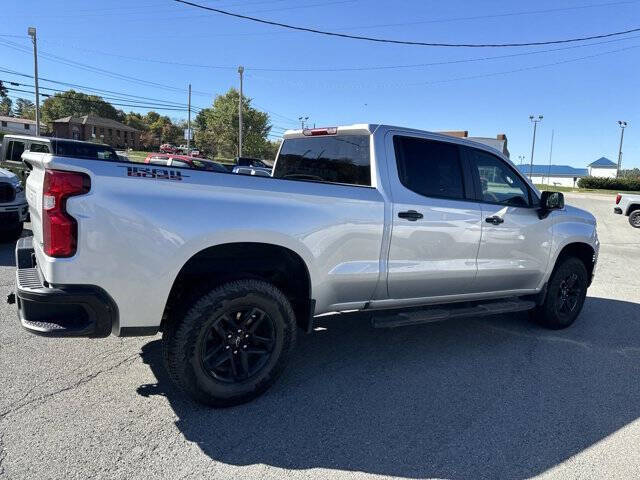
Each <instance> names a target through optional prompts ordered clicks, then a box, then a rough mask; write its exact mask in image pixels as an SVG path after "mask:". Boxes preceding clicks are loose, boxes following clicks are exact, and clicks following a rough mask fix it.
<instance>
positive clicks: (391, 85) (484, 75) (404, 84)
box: [248, 45, 640, 88]
mask: <svg viewBox="0 0 640 480" xmlns="http://www.w3.org/2000/svg"><path fill="white" fill-rule="evenodd" d="M636 48H640V45H632V46H629V47H625V48H620V49H616V50H608V51H606V52H600V53H595V54H593V55H585V56H582V57H575V58H570V59H566V60H559V61H556V62H552V63H544V64H539V65H531V66H526V67H522V68H516V69H512V70H502V71H499V72H489V73H482V74H477V75H469V76H463V77H454V78H445V79H441V80H430V81H426V82H410V83H409V82H387V83H378V84H365V83H358V84H350V85H349V84H345V83H341V84H338V83H334V84H332V85H331V86H332V88H335V87H338V88H344V87H345V86H347V87H349V86H352V87H354V88H363V87H373V88H385V87H389V88H401V87H413V86H423V85H438V84H441V83H449V82H458V81H462V80H476V79H479V78H487V77H493V76H498V75H506V74H510V73H518V72H525V71H529V70H536V69H540V68H545V67H552V66H556V65H563V64H566V63H572V62H577V61H580V60H586V59H590V58H595V57H601V56H604V55H609V54H613V53H618V52H623V51H627V50H633V49H636ZM248 76H249V77H251V78H256V79H259V80H265V81H275V80H273V79H270V78H266V77H260V76H256V75H248ZM283 82H286V83H288V84H289V85H294V86H297V87H300V88H309V85H308V84H302V83H300V82H292V81H285V80H282V79H279V80H277V83H279V84H281V83H283ZM323 85H327V84H326V83H324V84H323Z"/></svg>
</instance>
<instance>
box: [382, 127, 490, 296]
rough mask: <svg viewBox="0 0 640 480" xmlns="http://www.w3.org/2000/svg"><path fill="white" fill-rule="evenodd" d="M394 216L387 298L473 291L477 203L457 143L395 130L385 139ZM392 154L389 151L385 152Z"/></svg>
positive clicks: (476, 243) (478, 206)
mask: <svg viewBox="0 0 640 480" xmlns="http://www.w3.org/2000/svg"><path fill="white" fill-rule="evenodd" d="M390 149H391V151H392V152H393V153H394V154H395V159H396V161H395V162H393V161H390V162H389V164H388V168H389V180H390V182H391V194H392V200H393V221H392V233H391V243H390V248H389V260H388V280H387V285H388V293H389V298H391V299H410V298H425V297H436V296H444V295H447V296H448V295H463V294H467V293H469V292H471V291H473V284H474V280H475V276H476V255H477V253H478V245H479V243H480V234H481V226H480V221H481V213H482V212H481V208H480V205H479V203H478V202H477V201H476V200H475V191H474V186H473V181H472V179H471V178H470V175H469V174H466V175H465V171H467V172H468V168H467V167H466V165H465V162H466V160H465V159H464V158H463V157H462V156H461V155H460V148H459V146H458V145H457V144H455V143H449V142H443V141H441V140H435V139H430V138H428V137H418V136H408V135H401V134H396V135H393V138H392V139H388V140H387V151H389V150H390ZM388 158H391V159H393V155H388Z"/></svg>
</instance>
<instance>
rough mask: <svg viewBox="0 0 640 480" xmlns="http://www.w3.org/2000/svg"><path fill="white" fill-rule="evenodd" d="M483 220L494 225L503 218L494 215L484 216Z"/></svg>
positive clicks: (498, 223) (502, 220)
mask: <svg viewBox="0 0 640 480" xmlns="http://www.w3.org/2000/svg"><path fill="white" fill-rule="evenodd" d="M484 221H485V222H487V223H493V224H494V225H500V224H501V223H502V222H504V219H503V218H502V217H499V216H497V215H494V216H493V217H487V218H485V219H484Z"/></svg>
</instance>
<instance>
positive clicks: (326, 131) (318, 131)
mask: <svg viewBox="0 0 640 480" xmlns="http://www.w3.org/2000/svg"><path fill="white" fill-rule="evenodd" d="M337 133H338V127H328V128H305V129H304V130H302V134H303V135H305V136H307V137H315V136H318V135H336V134H337Z"/></svg>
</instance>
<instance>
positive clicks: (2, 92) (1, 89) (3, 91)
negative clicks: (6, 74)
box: [0, 81, 7, 98]
mask: <svg viewBox="0 0 640 480" xmlns="http://www.w3.org/2000/svg"><path fill="white" fill-rule="evenodd" d="M6 96H7V87H5V86H4V85H3V83H2V81H0V98H4V97H6Z"/></svg>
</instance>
